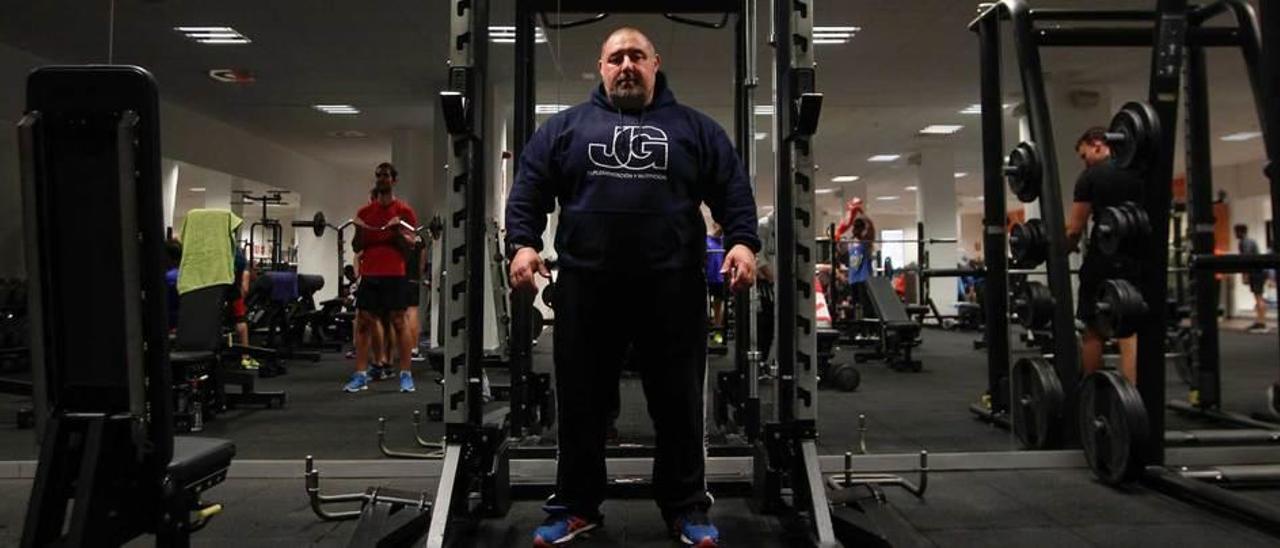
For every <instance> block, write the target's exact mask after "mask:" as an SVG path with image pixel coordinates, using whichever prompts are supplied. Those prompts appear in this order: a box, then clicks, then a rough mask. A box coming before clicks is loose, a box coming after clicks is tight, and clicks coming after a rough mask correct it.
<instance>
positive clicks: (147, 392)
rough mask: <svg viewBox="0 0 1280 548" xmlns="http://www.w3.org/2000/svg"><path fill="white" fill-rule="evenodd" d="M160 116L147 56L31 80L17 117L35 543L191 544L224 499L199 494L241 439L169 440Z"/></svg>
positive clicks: (45, 71)
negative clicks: (147, 539) (34, 445)
mask: <svg viewBox="0 0 1280 548" xmlns="http://www.w3.org/2000/svg"><path fill="white" fill-rule="evenodd" d="M158 112H159V110H158V97H157V92H156V88H155V82H154V81H153V80H152V79H151V75H150V74H148V73H147V72H146V71H144V70H143V69H140V68H137V67H124V66H88V67H76V66H65V67H46V68H41V69H39V70H37V71H35V72H33V73H31V75H30V76H29V77H28V79H27V111H26V114H25V115H24V116H23V118H22V120H21V122H19V124H18V128H19V134H20V137H19V148H20V158H21V168H22V169H21V172H22V194H23V216H24V219H23V220H24V226H25V227H27V229H26V230H25V231H24V235H25V244H26V259H27V260H26V265H27V270H28V276H27V279H28V280H30V283H31V294H32V298H31V319H32V322H31V326H32V329H31V345H30V348H31V366H32V381H33V396H34V398H35V401H36V409H37V413H36V419H37V431H36V439H37V441H38V442H39V443H40V456H39V463H38V465H37V467H36V475H35V480H34V482H33V483H32V487H31V496H30V499H29V502H28V504H27V515H26V519H25V525H24V527H23V531H22V541H21V546H24V547H27V546H118V545H122V544H125V543H127V542H129V541H130V540H131V539H133V538H135V537H138V536H141V535H144V534H149V533H150V534H155V535H156V541H155V542H156V545H158V546H166V547H177V548H183V547H186V546H188V545H189V544H190V538H189V536H190V533H192V532H194V531H197V530H199V529H200V528H201V527H203V526H204V525H205V524H206V523H207V522H208V520H209V519H211V518H212V517H213V516H214V515H216V514H217V513H218V512H219V511H220V510H221V506H220V505H217V504H203V503H201V502H200V495H201V493H203V492H204V491H205V490H207V489H209V488H210V487H213V486H214V485H217V484H218V483H220V482H221V481H222V480H223V479H224V478H226V473H227V469H228V468H229V467H230V466H231V459H232V458H233V457H234V456H235V445H233V444H232V443H231V442H230V441H227V440H220V439H208V438H183V437H175V436H174V429H173V410H172V405H173V401H172V398H173V392H172V383H171V379H172V376H171V371H170V364H169V359H168V353H167V351H166V349H167V348H166V347H167V344H166V343H167V331H168V325H167V324H168V318H167V313H168V312H167V310H166V306H165V294H166V286H165V280H164V264H165V251H164V238H165V234H164V227H163V226H162V225H161V218H162V214H163V206H162V197H161V185H160V150H159V131H158V130H159V125H160V123H159V119H158ZM68 207H70V208H71V210H70V211H68V210H67V208H68ZM55 212H56V213H55ZM69 217H70V218H75V219H76V220H77V222H76V223H67V222H66V219H67V218H69ZM85 226H91V227H93V230H85V229H84V227H85ZM85 264H90V265H92V266H93V275H92V276H85V275H84V265H85ZM147 297H149V298H147Z"/></svg>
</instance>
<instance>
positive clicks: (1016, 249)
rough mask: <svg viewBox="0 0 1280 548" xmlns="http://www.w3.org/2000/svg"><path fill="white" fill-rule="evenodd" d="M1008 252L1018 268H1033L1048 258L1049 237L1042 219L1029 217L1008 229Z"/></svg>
mask: <svg viewBox="0 0 1280 548" xmlns="http://www.w3.org/2000/svg"><path fill="white" fill-rule="evenodd" d="M1009 253H1010V255H1012V256H1013V262H1014V263H1015V264H1016V265H1017V266H1018V267H1020V268H1035V267H1037V266H1040V265H1041V264H1043V263H1044V262H1045V261H1047V260H1048V259H1049V238H1048V232H1047V231H1046V230H1045V227H1044V221H1043V220H1041V219H1029V220H1028V221H1027V222H1025V223H1018V224H1015V225H1013V227H1012V228H1011V229H1009Z"/></svg>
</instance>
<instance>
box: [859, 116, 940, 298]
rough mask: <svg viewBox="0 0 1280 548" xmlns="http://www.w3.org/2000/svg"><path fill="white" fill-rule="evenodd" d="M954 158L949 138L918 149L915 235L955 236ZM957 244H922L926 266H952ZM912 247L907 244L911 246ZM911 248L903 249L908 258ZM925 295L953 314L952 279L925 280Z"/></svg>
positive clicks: (909, 257)
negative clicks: (918, 227) (920, 229)
mask: <svg viewBox="0 0 1280 548" xmlns="http://www.w3.org/2000/svg"><path fill="white" fill-rule="evenodd" d="M955 173H956V158H955V149H954V145H953V144H952V143H951V138H950V137H943V138H937V139H934V138H930V142H928V143H925V144H924V146H922V147H921V149H920V165H919V166H918V167H917V174H918V178H919V184H918V185H916V186H917V188H916V219H917V220H919V221H920V222H922V223H924V230H925V233H924V234H916V237H917V238H955V237H956V236H957V235H958V232H959V229H958V228H957V227H958V225H959V217H957V216H956V176H955ZM874 207H875V205H874V204H872V205H871V208H872V209H871V214H872V218H874V217H875V209H874ZM958 245H959V244H933V245H926V246H925V250H926V251H927V252H928V253H929V267H930V268H955V267H956V262H957V261H958V260H959V252H958V250H957V249H956V248H957V246H958ZM911 247H914V246H908V248H911ZM913 251H914V249H911V250H910V251H908V252H907V257H908V259H907V260H908V261H911V260H912V255H913ZM929 293H930V295H929V297H931V298H933V302H934V304H935V305H936V306H937V307H938V312H939V313H941V314H943V315H951V314H954V313H955V304H956V278H949V277H948V278H933V279H930V280H929Z"/></svg>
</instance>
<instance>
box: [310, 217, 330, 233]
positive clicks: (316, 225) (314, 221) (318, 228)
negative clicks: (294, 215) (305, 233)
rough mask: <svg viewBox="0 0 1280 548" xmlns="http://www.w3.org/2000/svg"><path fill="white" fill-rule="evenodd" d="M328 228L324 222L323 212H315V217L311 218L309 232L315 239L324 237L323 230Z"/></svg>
mask: <svg viewBox="0 0 1280 548" xmlns="http://www.w3.org/2000/svg"><path fill="white" fill-rule="evenodd" d="M326 226H328V225H327V224H326V222H325V218H324V212H323V211H317V212H316V214H315V216H313V217H311V232H312V233H313V234H315V235H316V237H317V238H319V237H322V236H324V229H325V227H326Z"/></svg>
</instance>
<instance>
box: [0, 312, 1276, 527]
mask: <svg viewBox="0 0 1280 548" xmlns="http://www.w3.org/2000/svg"><path fill="white" fill-rule="evenodd" d="M976 336H977V334H976V333H973V332H967V333H966V332H948V331H941V330H936V329H927V330H925V332H924V344H923V345H922V347H921V348H920V352H919V356H920V358H921V359H922V360H923V361H924V365H925V367H924V371H923V372H920V373H899V372H895V371H892V370H889V369H888V368H887V367H885V366H884V365H882V364H879V363H875V362H871V363H866V364H861V365H859V366H858V367H859V369H860V370H861V372H862V375H863V379H862V386H861V387H860V388H859V389H858V391H856V392H851V393H842V392H837V391H832V390H823V391H822V392H821V396H820V398H819V430H820V432H821V438H820V442H819V452H820V453H821V454H824V455H833V454H841V453H843V452H844V451H846V450H851V449H853V448H854V447H856V445H857V442H858V432H857V426H856V425H857V416H858V415H859V414H864V413H865V414H866V415H867V416H868V432H867V445H868V450H869V451H870V452H871V453H873V454H903V453H914V452H917V451H919V450H921V449H927V450H929V451H930V452H931V453H933V454H935V455H937V454H941V453H977V452H1006V451H1015V450H1016V449H1017V447H1016V443H1015V442H1014V441H1013V440H1012V439H1011V437H1010V436H1009V434H1008V433H1007V432H1006V431H1004V430H1001V429H998V428H994V427H991V426H988V425H985V424H983V423H981V422H978V421H977V420H975V419H974V418H973V417H972V415H970V413H969V411H968V405H969V404H970V403H971V402H972V401H974V399H975V398H976V397H977V396H978V395H979V394H980V393H981V392H982V390H983V389H984V383H985V380H984V379H985V377H984V374H985V368H986V354H985V352H984V351H982V350H974V349H973V346H972V341H973V340H974V338H975V337H976ZM550 340H551V333H550V332H549V331H548V332H547V333H545V334H544V337H543V338H542V342H541V344H540V345H539V346H538V347H536V348H535V370H540V371H548V370H550V368H551V360H550V355H551V353H550V350H551V349H550ZM1276 345H1277V341H1276V335H1275V334H1274V333H1272V334H1270V335H1251V334H1246V333H1242V332H1238V331H1231V330H1225V329H1224V330H1223V332H1222V349H1223V351H1222V363H1223V364H1224V368H1225V372H1224V378H1223V397H1224V401H1225V402H1226V404H1225V408H1226V409H1229V410H1232V411H1238V412H1244V413H1249V412H1253V411H1261V410H1262V409H1263V406H1264V404H1263V402H1264V399H1263V389H1264V387H1265V386H1267V384H1268V383H1270V382H1273V381H1274V380H1275V377H1276V374H1277V372H1276V366H1275V356H1276V351H1277V346H1276ZM1020 347H1021V345H1020V344H1018V343H1015V349H1018V348H1020ZM852 359H853V358H852V355H851V352H849V351H845V350H841V351H840V352H838V354H837V357H836V360H845V361H852ZM728 367H730V365H729V362H728V360H727V359H724V358H712V359H711V370H712V371H713V372H714V371H716V370H720V369H723V368H728ZM350 370H351V363H350V361H349V360H345V359H343V358H342V356H341V355H338V354H331V355H326V356H325V359H323V360H321V361H320V362H318V363H307V362H293V363H290V364H289V374H287V375H285V376H282V377H277V378H272V379H263V380H260V382H259V389H261V390H271V389H282V390H286V391H287V392H288V398H289V403H288V405H287V406H286V407H285V408H284V409H270V410H267V409H243V410H233V411H230V412H228V413H227V414H224V415H222V416H221V417H219V418H218V420H216V421H213V422H210V423H209V424H207V425H206V429H205V431H204V432H203V433H202V434H201V435H205V436H212V437H223V438H228V439H231V440H233V441H235V443H236V446H237V462H238V463H246V462H253V461H264V460H273V461H286V462H287V463H288V464H287V465H288V466H293V464H294V463H295V462H296V470H297V476H296V477H294V478H284V479H278V478H273V479H259V478H256V477H252V478H251V477H237V469H236V468H235V465H233V468H232V472H231V475H232V477H231V479H229V480H228V481H227V482H226V483H225V484H223V485H221V486H219V487H217V488H215V489H214V490H212V491H210V492H209V493H208V496H207V497H206V498H207V499H209V500H214V501H218V502H221V503H223V504H224V506H225V508H226V509H225V511H224V513H223V514H222V515H221V516H219V517H218V518H216V519H214V520H213V522H212V523H211V524H210V525H209V526H208V527H207V528H206V529H205V530H203V531H201V532H199V533H197V534H196V535H195V536H194V537H193V542H194V544H195V545H198V546H227V545H235V546H237V548H245V547H251V546H273V547H275V546H280V545H288V546H304V545H317V546H340V545H345V543H346V540H347V537H348V536H349V535H350V533H351V531H353V530H354V527H355V523H354V522H337V523H325V522H321V521H319V520H318V519H316V517H315V516H314V515H313V514H312V513H311V510H310V508H309V506H308V501H307V497H306V494H305V492H304V490H303V482H302V478H301V476H302V470H303V465H302V459H303V457H304V456H306V455H314V456H315V457H316V459H318V461H319V463H318V467H319V468H320V470H321V472H322V474H323V473H324V471H325V466H326V461H342V460H382V461H385V460H389V459H386V458H385V457H383V456H382V455H381V453H380V451H379V449H378V447H377V442H376V431H377V419H378V417H387V418H388V420H389V423H388V435H387V440H388V444H389V445H391V446H393V447H396V448H406V449H408V448H411V447H412V446H413V435H412V427H411V424H410V420H409V417H410V413H411V412H412V411H413V410H414V409H420V408H421V406H422V404H423V403H424V402H425V401H428V399H429V398H434V397H435V394H436V392H435V390H436V388H435V385H434V384H433V383H432V381H431V379H430V377H429V375H428V374H426V373H423V372H417V378H418V381H417V382H418V388H419V390H418V392H417V393H416V394H401V393H399V392H398V391H397V390H396V386H395V384H394V383H393V382H387V381H382V382H378V383H375V384H374V385H373V387H372V388H371V389H370V390H368V391H365V392H362V393H360V394H345V393H342V392H341V391H340V387H341V384H342V381H343V380H344V379H345V378H346V377H347V375H348V374H349V373H350ZM494 380H495V381H500V379H498V378H497V377H496V376H495V378H494ZM622 394H623V396H622V397H623V404H622V414H621V416H620V417H619V420H618V428H619V431H620V438H621V439H623V440H624V441H634V442H646V441H649V440H651V431H650V429H649V427H648V424H647V422H648V417H647V414H646V411H645V408H644V403H643V396H642V395H641V393H640V387H639V380H638V379H630V378H625V379H623V392H622ZM1169 394H1170V396H1171V397H1178V398H1181V397H1183V396H1184V394H1185V388H1184V386H1183V385H1182V384H1181V383H1180V381H1179V380H1178V378H1177V375H1176V374H1174V372H1173V371H1172V370H1170V371H1169ZM23 405H29V400H28V399H26V398H18V397H14V396H9V395H0V493H2V495H0V546H3V545H13V544H16V542H17V540H18V538H19V537H20V535H21V528H22V527H21V524H22V520H23V517H24V514H25V510H26V503H27V497H28V493H29V489H30V485H31V482H30V479H29V478H30V476H31V474H32V473H33V471H34V465H33V463H32V462H31V461H32V460H34V458H35V455H36V448H35V445H34V441H33V436H32V434H31V431H30V430H17V429H16V428H15V425H14V421H13V417H14V414H15V413H16V410H17V409H18V407H20V406H23ZM1169 425H1170V427H1193V426H1197V424H1196V423H1195V422H1194V421H1190V420H1188V419H1185V418H1182V417H1177V416H1175V415H1173V414H1170V415H1169ZM1200 426H1209V425H1207V424H1203V425H1200ZM440 432H442V427H441V426H440V425H438V424H429V425H426V426H424V435H425V436H428V437H431V436H438V435H439V433H440ZM1059 460H1061V461H1062V462H1064V463H1066V464H1063V465H1062V466H1057V467H1050V468H1036V469H1026V470H1008V469H998V468H1001V467H1000V466H994V465H993V466H992V467H991V468H992V469H989V470H977V471H972V470H970V471H936V472H933V473H931V474H930V479H929V489H928V493H927V494H926V495H925V498H924V500H923V501H918V500H916V499H914V498H913V497H911V496H910V495H908V494H906V493H901V492H896V491H892V490H891V491H889V495H890V499H891V500H892V501H893V502H894V503H895V506H896V508H897V509H898V510H899V511H900V512H901V513H902V514H903V515H904V517H905V518H906V519H907V521H908V522H909V523H910V524H911V525H912V526H914V527H916V528H917V529H918V530H919V531H920V532H921V533H922V534H923V535H924V536H925V538H927V539H928V541H929V542H931V543H932V544H934V545H938V546H996V545H1004V546H1029V545H1035V546H1093V545H1096V546H1162V547H1167V546H1206V545H1226V546H1276V545H1278V544H1280V540H1277V539H1276V538H1275V537H1271V536H1268V535H1267V534H1265V533H1264V532H1262V531H1259V530H1256V529H1253V528H1250V527H1249V526H1247V525H1243V524H1241V523H1239V522H1237V521H1235V520H1232V519H1229V518H1227V517H1225V516H1221V515H1218V514H1215V513H1213V512H1211V511H1209V510H1206V509H1203V508H1199V507H1196V506H1192V505H1190V504H1187V503H1184V502H1181V501H1178V500H1176V499H1172V498H1169V497H1166V496H1164V495H1161V494H1159V493H1156V492H1154V491H1150V490H1148V489H1145V488H1142V487H1136V486H1135V487H1132V488H1129V489H1127V490H1124V491H1119V490H1116V489H1112V488H1109V487H1106V486H1104V485H1101V484H1099V483H1097V482H1096V481H1094V480H1093V479H1092V476H1091V475H1090V473H1089V471H1088V470H1087V469H1086V468H1083V461H1082V460H1079V459H1076V458H1074V455H1072V454H1069V453H1067V454H1065V455H1064V458H1063V459H1059ZM1272 462H1274V460H1272ZM401 463H402V464H404V465H406V466H415V463H413V462H411V461H401ZM357 466H358V465H357ZM902 472H903V473H904V474H907V475H908V476H911V475H912V472H911V471H910V470H902ZM376 475H378V474H371V476H376ZM358 476H359V474H358V473H356V474H351V473H349V471H348V473H346V474H343V477H342V478H334V479H324V480H323V481H322V484H321V486H322V488H323V490H324V491H325V492H326V493H336V492H351V491H360V490H363V489H364V488H365V487H367V486H369V485H375V484H380V485H389V486H394V487H397V488H401V489H428V490H430V489H431V488H432V487H433V483H434V480H433V479H431V478H430V477H428V476H429V475H428V474H411V476H412V477H409V478H405V479H400V478H393V477H374V478H369V479H366V478H360V477H358ZM1245 493H1246V494H1247V495H1248V496H1251V497H1257V498H1258V499H1260V500H1263V501H1265V502H1267V503H1268V504H1274V505H1280V490H1251V491H1245ZM604 511H605V514H606V522H605V524H606V526H605V527H604V528H603V529H602V530H600V531H597V532H595V533H594V534H593V535H592V537H591V538H590V539H586V540H584V541H579V542H576V543H575V544H574V545H578V546H620V545H624V546H670V545H672V541H671V540H670V539H669V538H668V537H666V536H665V533H664V532H663V529H662V523H661V520H660V518H659V516H658V512H657V510H656V507H654V506H653V505H652V503H651V502H648V501H646V500H642V499H626V500H611V501H609V502H608V503H606V505H605V508H604ZM712 515H713V517H714V518H715V520H716V523H717V525H718V526H719V527H720V529H721V530H722V532H723V537H724V541H725V544H726V545H729V546H786V545H789V544H788V543H787V542H786V540H785V539H784V538H783V536H782V532H781V530H780V528H779V526H778V525H777V523H776V521H775V520H774V519H773V518H770V517H766V516H757V515H755V514H754V513H753V512H752V511H751V510H750V508H749V507H748V505H747V503H746V501H745V500H743V499H737V498H731V497H721V498H720V499H719V500H717V502H716V506H715V508H714V509H713V513H712ZM541 519H542V513H541V510H540V502H539V501H524V500H522V501H517V502H516V503H515V505H514V506H513V508H512V510H511V512H510V514H509V515H508V516H507V518H506V519H503V520H490V521H486V522H482V524H481V525H480V527H479V528H478V529H477V530H475V531H470V532H467V533H466V534H465V535H463V537H461V539H463V540H464V542H463V544H462V545H469V546H521V545H527V543H528V541H529V538H530V536H529V535H530V532H531V530H532V528H533V527H535V526H536V525H537V524H538V523H539V522H540V521H541ZM150 542H151V541H150V539H140V542H135V544H136V545H149V544H150Z"/></svg>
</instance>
